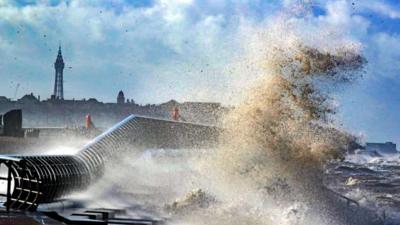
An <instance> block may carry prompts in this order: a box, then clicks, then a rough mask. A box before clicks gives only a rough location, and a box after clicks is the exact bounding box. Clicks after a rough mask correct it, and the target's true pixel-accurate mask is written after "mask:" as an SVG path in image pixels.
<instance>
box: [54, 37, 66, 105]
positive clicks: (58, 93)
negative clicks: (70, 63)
mask: <svg viewBox="0 0 400 225" xmlns="http://www.w3.org/2000/svg"><path fill="white" fill-rule="evenodd" d="M54 69H55V70H56V75H55V82H54V94H53V96H54V98H55V99H59V100H62V99H64V87H63V85H64V78H63V70H64V60H63V58H62V54H61V45H60V46H59V47H58V55H57V59H56V62H55V63H54Z"/></svg>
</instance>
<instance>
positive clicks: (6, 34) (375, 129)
mask: <svg viewBox="0 0 400 225" xmlns="http://www.w3.org/2000/svg"><path fill="white" fill-rule="evenodd" d="M299 6H301V7H299ZM296 10H306V11H307V13H305V15H306V17H307V18H305V20H307V21H319V24H320V26H327V27H334V28H335V29H332V32H337V33H340V34H342V35H345V36H346V37H348V38H350V39H352V40H355V41H357V42H359V43H361V44H362V46H363V52H364V54H365V56H366V58H367V59H368V62H369V63H368V66H367V69H366V74H365V75H364V77H363V79H362V80H359V81H358V82H357V83H356V84H354V85H352V86H351V87H350V88H347V89H344V90H343V91H342V92H339V93H336V95H337V99H338V105H339V111H340V113H339V115H338V117H339V119H340V121H342V122H343V126H344V127H346V128H348V129H349V130H351V131H352V132H354V133H356V134H364V135H365V136H366V140H369V141H385V140H393V141H396V142H398V143H400V115H399V112H400V89H399V87H400V79H399V78H398V76H399V73H398V71H399V68H400V67H399V66H400V65H399V64H400V36H399V32H400V1H398V0H352V1H346V0H326V1H325V0H315V1H312V0H282V1H278V0H240V1H229V0H198V1H196V0H132V1H128V0H108V1H105V0H104V1H90V0H85V1H83V0H81V1H79V0H69V1H57V0H47V1H46V0H42V1H40V0H38V1H34V0H25V1H16V0H0V96H1V95H5V96H8V97H10V98H13V97H14V94H15V90H16V87H17V86H19V90H18V93H17V96H16V97H17V98H18V97H21V96H22V95H24V94H26V93H31V92H33V93H34V94H36V95H40V96H41V98H42V99H44V98H48V97H49V96H50V95H51V92H52V89H53V82H54V69H53V63H54V60H55V57H56V54H57V48H58V44H59V43H61V45H62V49H63V56H64V61H65V63H66V67H65V70H64V79H65V85H64V90H65V97H66V98H68V99H71V98H76V99H82V98H88V97H96V98H97V99H99V100H101V101H106V102H113V101H115V99H116V94H117V92H118V91H119V90H123V91H124V92H125V94H126V96H127V97H128V98H133V99H134V100H135V101H136V102H138V103H159V102H164V101H167V100H169V99H172V98H173V99H176V100H178V101H188V100H192V101H221V102H224V103H227V104H233V103H234V99H235V96H236V95H237V94H238V93H240V92H242V91H243V89H242V88H241V84H242V83H243V82H246V79H252V77H251V74H249V75H248V77H243V73H244V72H243V70H241V69H240V68H237V66H236V67H235V66H232V65H235V64H236V63H235V62H236V61H237V60H238V59H240V56H241V54H243V51H244V50H243V45H242V42H243V40H246V35H247V32H248V31H249V30H251V28H253V27H258V28H260V27H263V26H264V24H266V23H268V21H269V20H270V19H271V18H273V17H274V16H276V15H277V14H279V13H282V12H291V11H296ZM297 19H300V20H301V19H302V18H297ZM321 24H322V25H321ZM247 72H248V71H247ZM237 73H242V75H241V76H237V77H240V78H237V77H236V78H235V76H236V75H235V74H237ZM246 75H247V74H246ZM233 77H234V78H233Z"/></svg>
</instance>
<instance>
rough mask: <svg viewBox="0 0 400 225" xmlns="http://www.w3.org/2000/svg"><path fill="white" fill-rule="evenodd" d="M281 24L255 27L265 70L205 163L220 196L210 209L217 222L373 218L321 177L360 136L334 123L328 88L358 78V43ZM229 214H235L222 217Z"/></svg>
mask: <svg viewBox="0 0 400 225" xmlns="http://www.w3.org/2000/svg"><path fill="white" fill-rule="evenodd" d="M282 24H284V23H277V24H275V25H273V26H272V27H270V28H268V29H267V31H266V32H258V33H257V36H258V41H259V42H261V44H260V43H258V44H257V46H258V47H262V49H259V51H258V53H257V54H256V55H255V59H254V62H256V63H253V64H252V66H257V67H259V68H260V69H261V70H262V71H263V72H264V73H263V75H262V77H260V79H259V81H258V84H257V85H256V86H255V87H253V88H252V89H251V90H250V91H249V92H248V93H246V95H247V96H246V100H245V101H244V102H243V103H241V104H239V105H238V106H237V107H235V109H234V110H232V111H231V112H230V113H229V114H228V115H227V116H226V118H225V119H224V122H223V124H224V128H225V132H224V134H223V135H222V138H221V143H220V144H221V146H220V148H219V149H218V151H217V152H216V155H215V156H213V157H211V159H210V158H207V160H205V161H204V162H203V168H201V170H203V171H204V172H205V177H207V176H208V177H209V178H210V179H211V180H213V181H214V186H213V187H211V188H210V193H211V194H212V195H214V196H216V198H217V199H218V200H219V201H220V202H221V204H220V205H219V206H218V207H216V208H218V209H216V208H213V209H212V210H211V211H210V212H211V214H213V213H214V214H216V217H218V221H219V222H218V223H219V224H239V223H236V222H237V221H243V220H246V219H244V218H247V219H248V220H249V221H250V220H251V221H252V223H253V224H256V223H257V224H367V221H368V222H369V223H371V224H373V223H374V217H373V216H371V217H367V216H360V215H364V214H363V210H361V209H360V210H358V211H357V213H355V212H353V211H354V209H351V207H347V208H346V206H345V204H344V203H343V202H340V198H341V197H340V196H339V195H335V194H334V193H332V192H330V191H328V190H327V189H326V188H325V187H324V186H323V182H322V176H323V168H324V166H325V164H326V163H327V162H328V161H329V160H333V159H337V158H339V157H341V156H342V155H343V153H344V152H345V151H346V150H348V149H349V148H350V146H351V145H352V144H353V142H354V140H355V138H354V137H352V136H351V135H349V134H347V133H346V132H342V131H340V130H339V129H336V128H335V127H334V125H333V123H332V114H333V113H334V112H335V107H334V104H333V99H332V98H331V95H330V94H331V92H332V91H333V90H334V89H335V88H340V87H341V86H343V85H346V84H349V83H351V82H353V81H354V80H357V79H358V78H359V77H360V76H361V74H362V71H363V66H364V64H365V63H366V61H365V59H364V58H363V57H362V56H361V48H360V46H359V45H358V44H357V43H351V42H350V43H346V42H344V43H343V44H341V45H337V46H334V47H332V46H331V47H330V48H321V46H323V45H321V43H318V45H315V46H314V45H312V43H310V41H309V40H307V41H305V40H303V39H302V36H304V35H297V34H296V31H295V30H288V29H287V28H288V26H282ZM277 37H278V38H277ZM256 52H257V51H256ZM248 58H251V57H248ZM211 171H212V172H211ZM224 207H225V208H224ZM232 209H234V210H232ZM218 212H220V213H218ZM226 214H231V217H232V218H233V219H232V218H230V219H228V220H226V221H225V222H226V223H224V222H221V218H223V217H226V216H221V215H226ZM256 221H257V222H256ZM207 223H208V224H209V222H207ZM200 224H201V223H200ZM203 224H204V223H203Z"/></svg>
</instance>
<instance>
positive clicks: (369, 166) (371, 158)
mask: <svg viewBox="0 0 400 225" xmlns="http://www.w3.org/2000/svg"><path fill="white" fill-rule="evenodd" d="M325 172H326V174H325V180H324V182H325V185H326V186H327V187H329V188H330V189H332V190H334V191H336V192H338V193H340V194H342V195H344V196H346V197H348V198H351V199H353V200H356V201H357V202H359V203H360V205H361V206H364V207H368V208H370V209H372V210H373V211H374V212H376V213H377V214H378V215H379V217H380V218H381V219H382V220H383V221H385V224H400V154H391V155H379V154H369V153H366V152H363V151H356V152H355V153H354V154H349V155H347V156H346V158H345V159H344V160H343V161H336V162H332V163H331V164H329V165H328V166H327V169H326V171H325Z"/></svg>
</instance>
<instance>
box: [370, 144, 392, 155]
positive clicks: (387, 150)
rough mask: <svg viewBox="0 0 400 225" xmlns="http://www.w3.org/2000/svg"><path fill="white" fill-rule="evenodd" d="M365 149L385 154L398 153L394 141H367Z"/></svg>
mask: <svg viewBox="0 0 400 225" xmlns="http://www.w3.org/2000/svg"><path fill="white" fill-rule="evenodd" d="M365 150H366V151H370V152H373V151H375V152H377V153H383V154H394V153H397V149H396V144H395V143H393V142H386V143H368V142H367V143H366V144H365Z"/></svg>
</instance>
